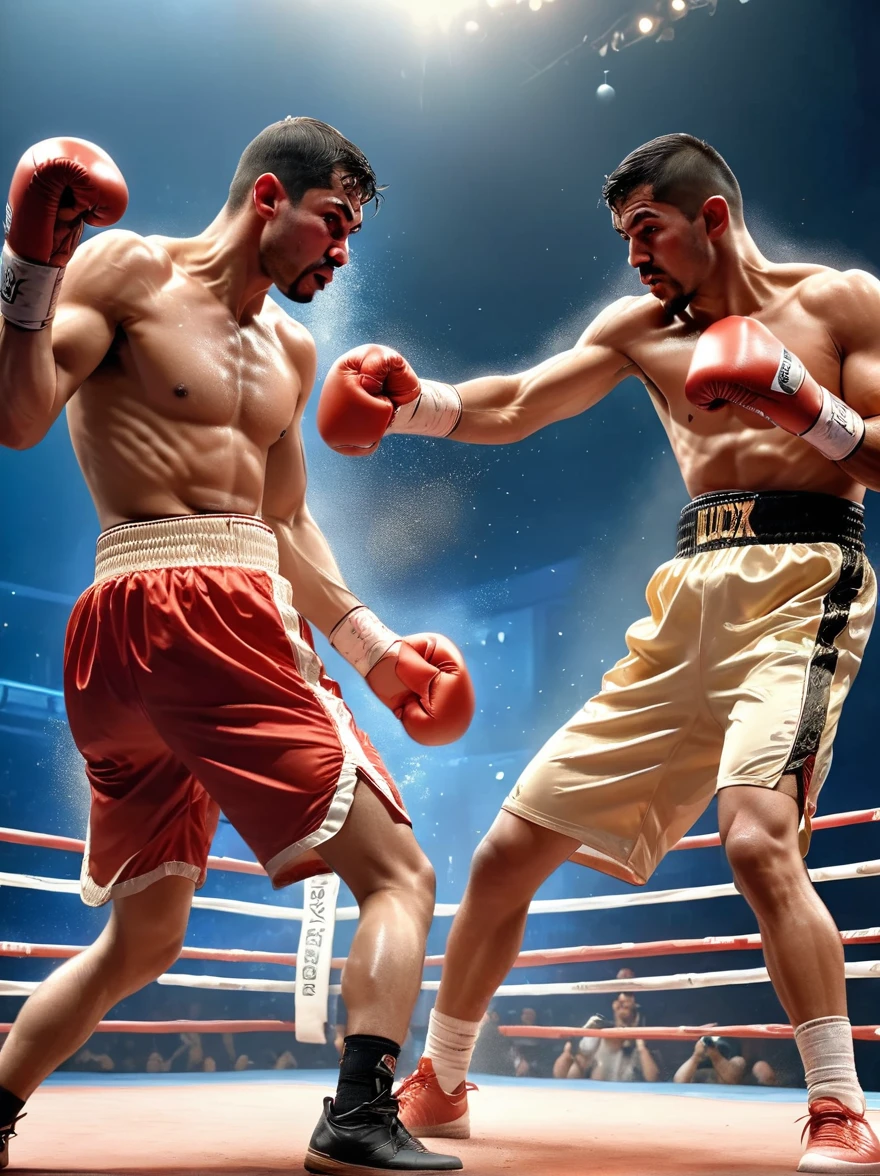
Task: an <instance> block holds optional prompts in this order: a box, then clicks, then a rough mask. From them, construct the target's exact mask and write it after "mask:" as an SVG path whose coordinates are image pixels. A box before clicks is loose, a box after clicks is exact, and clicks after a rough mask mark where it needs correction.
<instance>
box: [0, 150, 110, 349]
mask: <svg viewBox="0 0 880 1176" xmlns="http://www.w3.org/2000/svg"><path fill="white" fill-rule="evenodd" d="M127 205H128V189H127V188H126V186H125V180H124V179H123V178H122V173H121V172H120V170H119V168H118V167H117V166H116V164H115V163H114V162H113V160H112V159H111V158H110V156H109V155H108V154H107V152H106V151H102V150H101V148H100V147H97V146H96V145H95V144H94V143H88V142H86V140H85V139H44V140H43V141H42V142H40V143H37V144H35V145H34V146H33V147H31V148H29V149H28V150H27V151H26V152H25V153H24V155H23V156H22V157H21V159H20V160H19V162H18V166H17V167H16V169H15V172H14V174H13V177H12V184H11V186H10V188H9V199H8V202H7V205H6V244H5V245H4V246H3V258H2V276H0V312H2V314H3V317H4V318H5V319H8V320H9V321H10V322H12V323H15V325H16V326H18V327H23V328H25V329H26V330H31V331H39V330H41V329H42V328H43V327H45V326H47V325H48V324H49V323H50V322H51V321H52V316H53V315H54V313H55V303H56V302H57V300H58V292H59V290H60V288H61V279H62V277H63V275H64V267H65V266H66V265H67V263H68V262H69V261H70V258H71V256H72V255H73V251H74V250H75V249H76V247H77V245H78V244H79V242H80V238H81V237H82V234H83V227H84V225H87V224H88V225H112V224H115V223H116V221H118V220H119V218H120V217H121V216H122V214H123V213H124V212H125V209H126V207H127Z"/></svg>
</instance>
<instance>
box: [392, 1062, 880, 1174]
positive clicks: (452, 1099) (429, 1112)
mask: <svg viewBox="0 0 880 1176" xmlns="http://www.w3.org/2000/svg"><path fill="white" fill-rule="evenodd" d="M476 1089H477V1087H476V1086H474V1084H473V1082H459V1084H458V1086H456V1088H455V1090H453V1092H452V1094H447V1093H446V1091H445V1090H444V1089H443V1087H442V1086H441V1085H440V1083H439V1082H438V1081H437V1075H436V1074H435V1073H434V1063H433V1062H432V1061H431V1059H430V1058H420V1059H419V1064H418V1067H417V1068H416V1070H414V1072H413V1073H412V1074H410V1076H409V1078H404V1080H403V1082H401V1084H400V1086H399V1087H398V1088H397V1090H396V1091H395V1092H394V1097H395V1098H396V1099H397V1103H398V1107H399V1110H398V1112H397V1113H398V1116H399V1117H400V1120H401V1122H402V1123H403V1125H404V1127H406V1129H407V1131H409V1133H410V1134H411V1135H416V1134H417V1132H416V1128H418V1132H420V1133H421V1134H422V1135H424V1136H426V1137H427V1138H428V1139H470V1134H471V1122H470V1115H469V1113H468V1101H467V1092H468V1091H469V1090H476ZM877 1170H878V1172H880V1168H878V1169H877Z"/></svg>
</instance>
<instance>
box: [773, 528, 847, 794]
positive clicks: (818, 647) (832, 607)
mask: <svg viewBox="0 0 880 1176" xmlns="http://www.w3.org/2000/svg"><path fill="white" fill-rule="evenodd" d="M841 553H842V556H843V558H842V560H841V564H840V575H839V577H838V579H837V583H836V584H835V585H834V587H833V588H832V589H831V591H830V592H829V593H828V595H827V596H826V597H825V600H824V601H823V603H822V620H821V621H820V622H819V630H818V632H817V633H816V644H815V646H814V647H813V656H812V657H811V658H810V667H809V669H808V671H807V690H806V695H805V697H804V705H803V709H802V710H801V717H800V722H799V723H798V729H797V733H796V734H795V737H794V744H793V746H792V750H791V755H790V756H789V757H788V763H787V764H786V765H785V769H784V771H783V774H784V775H785V774H787V773H790V772H793V773H794V774H795V776H796V777H797V790H798V809H799V811H800V815H801V816H803V815H804V807H805V805H806V800H807V793H808V791H809V788H810V778H811V777H812V775H813V766H814V764H815V762H816V753H817V752H818V750H819V741H820V739H821V738H822V732H823V731H824V730H825V720H826V719H827V717H828V702H829V699H830V697H831V682H832V679H833V678H834V671H835V670H836V669H837V658H838V654H839V650H838V649H837V647H836V646H835V644H834V642H835V641H836V640H837V638H838V637H839V636H840V634H841V633H842V632H843V631H844V629H845V628H846V626H847V624H848V623H849V610H850V605H851V604H852V602H853V601H854V600H855V598H856V597H857V596H858V594H859V592H860V591H861V588H862V583H863V581H864V578H865V565H864V559H865V557H864V555H863V554H862V552H860V551H857V550H856V549H854V548H852V547H841Z"/></svg>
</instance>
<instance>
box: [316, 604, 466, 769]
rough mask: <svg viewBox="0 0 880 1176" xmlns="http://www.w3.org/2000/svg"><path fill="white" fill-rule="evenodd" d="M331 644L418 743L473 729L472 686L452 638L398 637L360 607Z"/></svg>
mask: <svg viewBox="0 0 880 1176" xmlns="http://www.w3.org/2000/svg"><path fill="white" fill-rule="evenodd" d="M330 643H331V645H332V646H333V648H334V649H335V650H336V651H337V652H338V653H341V654H342V656H343V657H344V658H345V660H346V661H347V662H350V663H351V665H353V666H354V668H355V669H356V670H357V671H358V672H359V673H360V674H363V676H364V678H366V681H367V685H368V686H369V687H370V689H371V690H372V691H373V693H374V694H375V695H376V697H377V698H379V699H381V701H382V702H384V703H385V705H386V706H387V707H388V709H389V710H391V711H393V713H394V714H395V715H396V716H397V718H398V719H400V721H401V723H402V724H403V727H404V730H405V731H406V733H407V734H408V735H409V736H410V737H411V738H412V739H414V740H415V741H416V743H423V744H425V745H426V746H429V747H434V746H437V745H438V744H441V743H452V742H454V741H455V740H456V739H460V738H461V736H462V735H464V733H465V731H466V730H467V729H468V727H469V726H470V723H471V719H472V718H473V717H474V710H475V709H476V701H475V699H474V687H473V684H472V682H471V677H470V674H469V673H468V670H467V666H466V665H465V662H464V658H463V657H462V655H461V653H460V651H459V650H458V648H457V647H456V646H455V645H454V644H453V643H452V642H451V641H450V640H449V638H448V637H442V636H441V635H440V634H439V633H416V634H415V635H414V636H412V637H398V635H397V634H396V633H394V632H392V630H391V629H389V628H388V627H387V626H386V625H383V624H382V622H381V621H380V620H379V618H378V617H377V616H376V615H375V613H373V612H371V611H370V609H368V608H367V607H366V606H364V605H359V606H358V607H357V608H354V609H352V611H351V612H350V613H348V614H347V615H346V616H344V617H343V618H342V620H341V621H340V622H339V624H338V625H336V627H335V628H334V630H333V632H332V633H331V634H330Z"/></svg>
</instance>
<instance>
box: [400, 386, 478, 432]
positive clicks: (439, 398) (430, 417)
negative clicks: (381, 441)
mask: <svg viewBox="0 0 880 1176" xmlns="http://www.w3.org/2000/svg"><path fill="white" fill-rule="evenodd" d="M419 383H420V384H421V388H422V391H421V393H420V394H419V395H418V396H417V397H416V398H415V400H411V401H410V402H409V404H401V405H400V407H399V408H397V409H395V412H394V416H393V417H392V418H391V423H390V424H389V426H388V428H387V429H386V430H385V432H386V434H388V433H419V434H420V435H421V436H422V437H448V436H449V434H450V433H451V432H452V430H453V429H454V428H455V426H456V425H457V424H458V422H459V420H460V419H461V397H460V396H459V394H458V389H457V388H456V387H455V386H454V385H452V384H441V383H438V381H437V380H420V381H419Z"/></svg>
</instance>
